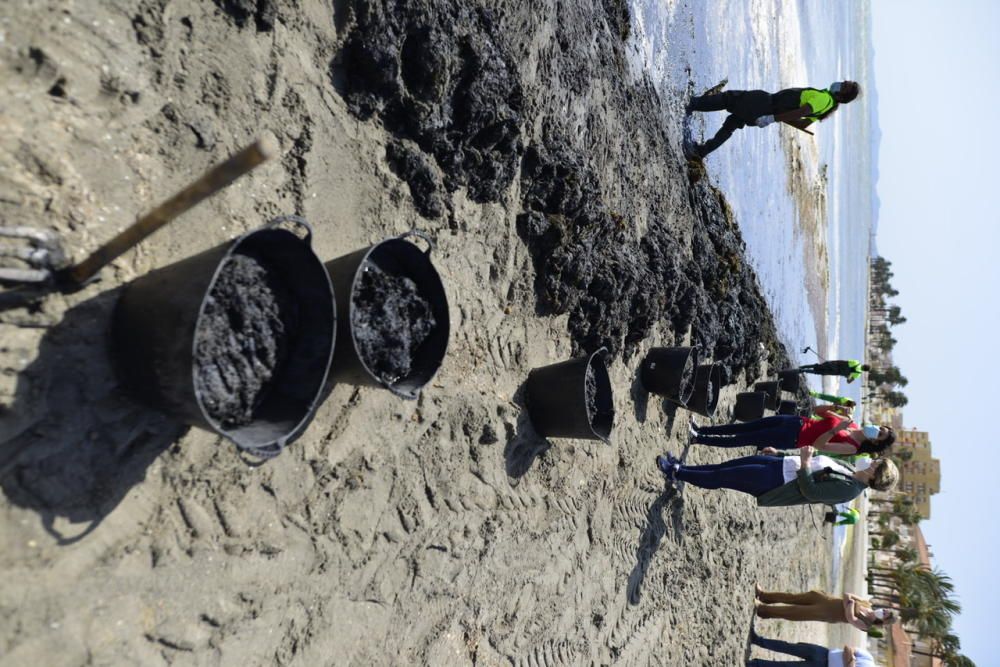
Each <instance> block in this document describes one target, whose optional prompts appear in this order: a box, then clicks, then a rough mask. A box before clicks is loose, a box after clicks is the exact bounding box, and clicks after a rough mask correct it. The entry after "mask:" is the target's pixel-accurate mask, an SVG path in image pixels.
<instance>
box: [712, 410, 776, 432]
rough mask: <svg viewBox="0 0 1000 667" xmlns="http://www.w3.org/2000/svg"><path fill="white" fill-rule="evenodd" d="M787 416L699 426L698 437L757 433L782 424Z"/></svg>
mask: <svg viewBox="0 0 1000 667" xmlns="http://www.w3.org/2000/svg"><path fill="white" fill-rule="evenodd" d="M786 416H787V415H772V416H770V417H761V418H760V419H754V420H751V421H748V422H735V423H732V424H719V425H718V426H699V427H698V435H743V434H745V433H757V432H758V431H762V430H764V429H767V428H770V427H771V426H774V425H775V424H777V423H780V422H781V421H782V419H783V418H784V417H786Z"/></svg>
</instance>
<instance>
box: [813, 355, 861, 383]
mask: <svg viewBox="0 0 1000 667" xmlns="http://www.w3.org/2000/svg"><path fill="white" fill-rule="evenodd" d="M796 370H797V371H798V372H800V373H813V374H814V375H842V376H844V377H845V378H847V381H848V382H849V383H850V382H854V381H855V380H857V379H858V378H859V377H861V374H862V373H863V372H866V371H870V370H871V366H869V365H868V364H863V363H861V362H860V361H858V360H857V359H835V360H833V361H824V362H821V363H818V364H806V365H805V366H799V367H798V368H797V369H796Z"/></svg>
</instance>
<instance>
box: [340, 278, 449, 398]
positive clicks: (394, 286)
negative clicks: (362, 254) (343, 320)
mask: <svg viewBox="0 0 1000 667" xmlns="http://www.w3.org/2000/svg"><path fill="white" fill-rule="evenodd" d="M436 325H437V322H436V320H435V319H434V313H433V312H432V310H431V305H430V303H428V302H427V300H426V299H424V298H423V297H422V296H421V295H420V292H419V290H418V289H417V285H416V283H414V282H413V281H412V280H410V279H409V278H407V277H405V276H396V275H392V274H390V273H387V272H385V271H383V270H382V269H380V268H379V267H378V266H377V265H375V264H373V263H372V262H365V264H364V267H363V269H362V271H361V278H360V280H359V281H358V285H357V287H356V289H355V290H354V296H353V298H352V300H351V327H352V329H353V331H354V341H355V343H356V344H357V346H358V353H359V355H360V356H361V359H362V361H364V362H365V365H366V366H368V368H369V369H370V370H371V371H372V373H374V374H375V375H376V376H377V377H378V378H379V379H381V380H382V381H383V382H385V383H387V384H393V383H395V382H398V381H399V380H401V379H403V378H405V377H406V376H408V375H409V374H410V373H411V371H412V369H413V362H414V358H415V357H416V354H417V351H418V350H419V348H420V346H421V344H422V343H423V342H424V341H425V340H427V337H428V336H430V335H431V332H433V331H434V327H435V326H436Z"/></svg>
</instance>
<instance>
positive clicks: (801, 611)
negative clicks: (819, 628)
mask: <svg viewBox="0 0 1000 667" xmlns="http://www.w3.org/2000/svg"><path fill="white" fill-rule="evenodd" d="M756 611H757V616H759V617H760V618H780V619H783V620H786V621H824V622H830V621H829V620H828V613H827V609H826V607H825V606H824V605H815V604H759V605H757V610H756Z"/></svg>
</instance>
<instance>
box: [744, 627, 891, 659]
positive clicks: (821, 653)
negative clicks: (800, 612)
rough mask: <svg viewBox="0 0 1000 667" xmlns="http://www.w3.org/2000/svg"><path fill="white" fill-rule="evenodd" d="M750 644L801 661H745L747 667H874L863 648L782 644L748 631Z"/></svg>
mask: <svg viewBox="0 0 1000 667" xmlns="http://www.w3.org/2000/svg"><path fill="white" fill-rule="evenodd" d="M750 643H751V644H753V645H754V646H759V647H761V648H763V649H767V650H768V651H774V652H775V653H785V654H786V655H792V656H795V657H796V658H802V659H801V660H764V659H761V658H755V659H753V660H747V667H785V666H787V665H804V666H805V667H875V658H873V657H872V654H871V653H869V652H868V651H866V650H865V649H863V648H853V647H851V646H847V645H846V644H845V645H844V648H843V649H833V648H831V649H828V648H826V647H825V646H820V645H818V644H810V643H808V642H797V643H795V644H792V643H791V642H784V641H781V640H780V639H768V638H767V637H761V636H760V635H758V634H757V633H756V632H754V631H753V630H750Z"/></svg>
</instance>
